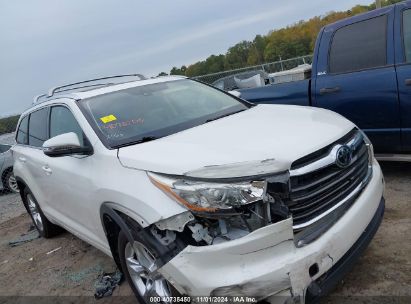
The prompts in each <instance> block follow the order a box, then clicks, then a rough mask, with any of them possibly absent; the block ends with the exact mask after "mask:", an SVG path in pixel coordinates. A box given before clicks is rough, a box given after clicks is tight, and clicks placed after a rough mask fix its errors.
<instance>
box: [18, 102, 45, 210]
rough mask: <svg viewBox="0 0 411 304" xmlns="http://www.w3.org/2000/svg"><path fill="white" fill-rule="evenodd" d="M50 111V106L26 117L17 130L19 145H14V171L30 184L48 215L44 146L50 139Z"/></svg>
mask: <svg viewBox="0 0 411 304" xmlns="http://www.w3.org/2000/svg"><path fill="white" fill-rule="evenodd" d="M48 112H49V108H48V107H44V108H41V109H39V110H35V111H33V112H32V113H30V114H29V115H27V116H26V117H24V118H23V119H22V121H21V123H20V126H19V129H18V131H17V137H16V141H17V145H16V146H15V147H13V154H14V173H15V175H16V176H17V177H20V178H22V179H23V181H24V182H25V183H26V184H27V185H28V186H29V188H30V190H31V191H32V192H33V195H34V197H35V198H36V200H37V202H38V203H39V205H40V207H41V209H42V210H43V212H44V213H46V215H47V213H49V211H50V208H49V205H48V202H47V196H46V194H47V192H46V190H45V189H46V187H45V185H46V184H47V172H46V168H44V159H45V157H46V156H45V154H44V153H43V148H42V146H43V143H44V142H45V141H46V140H47V139H48V130H47V122H48Z"/></svg>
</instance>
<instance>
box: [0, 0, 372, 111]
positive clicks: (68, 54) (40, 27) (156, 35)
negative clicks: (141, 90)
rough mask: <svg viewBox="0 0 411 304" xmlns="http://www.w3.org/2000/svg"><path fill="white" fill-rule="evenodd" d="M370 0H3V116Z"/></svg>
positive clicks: (196, 57) (165, 68) (0, 6)
mask: <svg viewBox="0 0 411 304" xmlns="http://www.w3.org/2000/svg"><path fill="white" fill-rule="evenodd" d="M371 2H372V1H370V0H345V1H329V0H310V1H301V0H288V1H281V0H253V1H250V0H248V1H245V0H224V1H221V0H203V1H198V0H197V1H193V0H174V1H171V0H151V1H141V0H123V1H114V0H87V1H80V0H58V1H56V0H37V1H13V0H0V92H1V99H0V117H1V116H6V115H9V114H18V113H21V112H22V111H23V110H25V109H26V108H28V107H29V106H30V105H31V102H32V99H33V96H35V95H38V94H41V93H45V92H46V91H47V90H48V89H49V88H50V87H53V86H56V85H61V84H65V83H69V82H76V81H79V80H84V79H90V78H97V77H101V76H107V75H115V74H126V73H143V74H144V75H146V76H155V75H157V74H158V73H160V72H162V71H164V72H167V73H168V72H169V71H170V69H171V68H172V67H173V66H177V67H180V66H181V65H183V64H185V65H189V64H190V63H195V62H196V61H198V60H203V59H206V58H207V57H208V56H209V55H211V54H223V53H225V52H226V51H227V49H228V48H229V47H230V46H232V45H234V44H236V43H237V42H240V41H241V40H252V39H253V38H254V37H255V35H257V34H267V33H268V32H269V31H270V30H273V29H278V28H281V27H284V26H286V25H290V24H292V23H294V22H297V21H299V20H307V19H309V18H311V17H313V16H318V15H323V14H326V13H327V12H330V11H339V10H347V9H349V8H351V7H353V6H355V5H356V4H370V3H371Z"/></svg>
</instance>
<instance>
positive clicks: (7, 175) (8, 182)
mask: <svg viewBox="0 0 411 304" xmlns="http://www.w3.org/2000/svg"><path fill="white" fill-rule="evenodd" d="M10 148H11V145H5V144H0V177H1V181H0V191H1V190H8V191H11V192H15V193H17V192H19V188H18V186H17V182H16V179H15V178H14V175H13V156H12V154H11V150H10Z"/></svg>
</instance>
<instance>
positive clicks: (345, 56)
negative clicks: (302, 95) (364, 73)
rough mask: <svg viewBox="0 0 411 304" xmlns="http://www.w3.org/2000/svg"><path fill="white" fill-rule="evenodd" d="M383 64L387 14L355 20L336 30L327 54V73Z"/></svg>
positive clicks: (385, 54)
mask: <svg viewBox="0 0 411 304" xmlns="http://www.w3.org/2000/svg"><path fill="white" fill-rule="evenodd" d="M386 64H387V16H381V17H376V18H373V19H369V20H365V21H361V22H357V23H354V24H351V25H348V26H345V27H343V28H341V29H339V30H337V31H336V32H335V34H334V37H333V40H332V43H331V50H330V57H329V72H330V73H333V74H335V73H346V72H354V71H359V70H363V69H369V68H374V67H380V66H384V65H386Z"/></svg>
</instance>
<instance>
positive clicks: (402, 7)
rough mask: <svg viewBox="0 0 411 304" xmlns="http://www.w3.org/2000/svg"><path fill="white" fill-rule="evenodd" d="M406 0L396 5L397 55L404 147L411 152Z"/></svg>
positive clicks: (410, 35)
mask: <svg viewBox="0 0 411 304" xmlns="http://www.w3.org/2000/svg"><path fill="white" fill-rule="evenodd" d="M410 6H411V5H410V3H409V2H408V3H407V2H404V3H401V4H399V5H397V6H396V16H395V51H396V52H395V57H396V67H397V76H398V90H399V97H400V105H401V125H402V147H403V152H404V153H410V152H411V7H410Z"/></svg>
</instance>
